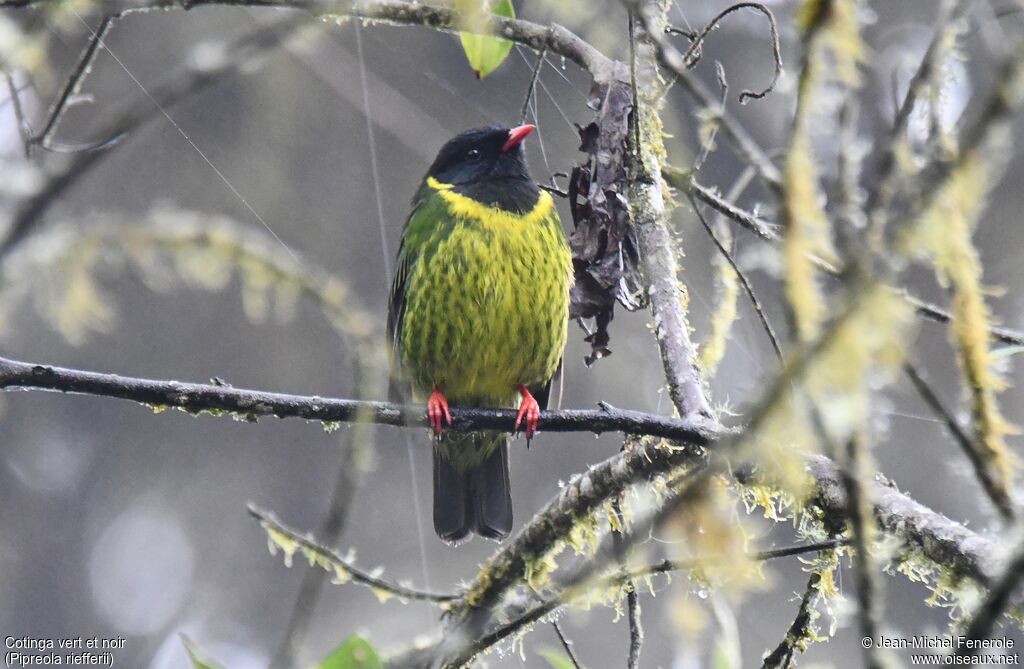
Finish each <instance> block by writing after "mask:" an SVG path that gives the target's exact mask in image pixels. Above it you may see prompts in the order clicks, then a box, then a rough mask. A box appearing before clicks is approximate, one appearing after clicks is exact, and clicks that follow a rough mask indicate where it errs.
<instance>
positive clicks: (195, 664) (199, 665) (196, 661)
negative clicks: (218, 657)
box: [181, 634, 221, 669]
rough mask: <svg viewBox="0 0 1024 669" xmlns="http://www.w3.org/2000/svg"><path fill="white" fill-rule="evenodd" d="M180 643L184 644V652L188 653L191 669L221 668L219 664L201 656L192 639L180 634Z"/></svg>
mask: <svg viewBox="0 0 1024 669" xmlns="http://www.w3.org/2000/svg"><path fill="white" fill-rule="evenodd" d="M181 643H182V645H183V646H185V652H186V653H188V659H190V660H191V661H192V669H221V666H220V665H219V664H217V663H216V662H213V661H211V660H208V659H206V658H205V657H203V656H202V655H201V654H200V652H199V649H198V648H196V645H195V643H193V642H192V639H190V638H188V637H187V636H185V635H184V634H182V635H181Z"/></svg>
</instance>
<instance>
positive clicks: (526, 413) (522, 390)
mask: <svg viewBox="0 0 1024 669" xmlns="http://www.w3.org/2000/svg"><path fill="white" fill-rule="evenodd" d="M519 394H520V395H522V396H523V401H522V402H520V403H519V414H518V415H517V416H516V429H517V430H518V429H519V424H520V423H522V422H523V419H524V418H525V419H526V438H527V439H528V440H529V439H532V438H533V435H534V433H535V432H536V431H537V421H538V420H539V419H540V404H538V403H537V400H535V399H534V398H533V395H531V394H530V391H529V389H527V387H526V386H524V385H521V384H520V386H519Z"/></svg>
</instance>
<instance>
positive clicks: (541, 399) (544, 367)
mask: <svg viewBox="0 0 1024 669" xmlns="http://www.w3.org/2000/svg"><path fill="white" fill-rule="evenodd" d="M533 130H534V126H533V125H529V124H527V125H519V126H516V127H512V128H508V127H501V126H487V127H481V128H474V129H472V130H467V131H465V132H462V133H460V134H459V135H457V136H455V137H454V138H452V139H450V140H449V141H448V142H446V143H445V144H444V145H443V146H442V147H441V149H440V151H439V152H438V154H437V157H436V158H435V160H434V162H433V163H432V164H431V166H430V168H429V169H428V171H427V174H426V175H425V176H424V178H423V180H422V182H421V184H420V186H419V188H418V190H417V191H416V194H415V196H414V197H413V199H412V212H411V213H410V214H409V216H408V218H407V219H406V223H405V227H404V229H403V231H402V240H401V244H400V246H399V250H398V258H397V262H396V264H395V265H396V270H395V275H394V279H393V282H392V286H391V294H390V299H389V305H388V319H387V336H388V339H389V341H390V344H391V369H392V372H391V375H390V379H391V381H390V393H389V394H390V399H391V400H392V401H403V400H406V399H413V400H418V401H422V400H423V399H424V398H425V399H426V404H427V415H428V418H429V423H430V427H431V430H432V432H433V435H434V439H433V484H434V496H433V502H434V504H433V521H434V530H435V531H436V533H437V535H438V537H440V539H441V540H442V541H444V542H445V543H448V544H452V545H457V544H459V543H462V542H463V541H465V540H467V539H468V538H470V537H471V535H473V534H476V535H478V536H482V537H485V538H487V539H492V540H495V541H501V540H502V539H504V538H506V537H507V536H508V535H509V533H510V532H511V530H512V499H511V494H510V482H509V466H508V436H507V434H506V433H504V432H498V431H479V432H463V433H457V432H454V431H452V430H448V431H445V429H444V428H445V426H446V425H450V423H451V413H450V407H451V406H458V407H488V408H516V400H517V399H518V400H519V402H518V413H517V416H516V421H515V426H514V427H515V430H517V431H518V430H519V428H520V427H521V426H523V427H525V434H526V438H527V444H528V445H529V442H530V439H532V438H533V436H534V434H535V433H536V431H537V425H538V420H539V414H540V411H541V409H542V408H546V407H547V403H548V398H549V397H550V394H551V385H552V379H553V377H555V375H556V372H558V371H559V370H560V368H561V363H562V353H563V349H564V348H565V342H566V336H567V328H568V316H569V290H570V287H571V285H572V276H573V269H572V258H571V253H570V250H569V245H568V243H567V241H566V236H565V232H564V230H563V229H562V223H561V219H560V218H559V215H558V211H557V209H556V207H555V203H554V200H553V198H552V197H551V194H550V193H548V192H547V191H546V190H544V189H542V188H540V187H539V186H538V184H537V182H535V181H534V180H533V179H532V178H531V177H530V173H529V169H528V166H527V163H526V154H525V152H524V150H523V144H522V143H523V140H524V139H525V138H526V137H527V135H529V134H530V133H531V132H532V131H533ZM510 427H511V426H510Z"/></svg>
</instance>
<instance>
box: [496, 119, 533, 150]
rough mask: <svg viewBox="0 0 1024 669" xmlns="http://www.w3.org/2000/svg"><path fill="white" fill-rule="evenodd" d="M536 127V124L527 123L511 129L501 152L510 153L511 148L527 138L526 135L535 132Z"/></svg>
mask: <svg viewBox="0 0 1024 669" xmlns="http://www.w3.org/2000/svg"><path fill="white" fill-rule="evenodd" d="M535 127H536V126H533V125H530V124H529V123H527V124H526V125H521V126H518V127H515V128H512V129H511V130H509V131H508V139H507V140H505V144H504V146H502V147H501V152H502V153H508V151H509V149H512V148H513V147H515V146H517V145H518V144H519V142H521V141H523V140H524V139H526V136H527V135H529V134H530V133H531V132H533V129H534V128H535Z"/></svg>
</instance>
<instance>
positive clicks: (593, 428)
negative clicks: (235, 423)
mask: <svg viewBox="0 0 1024 669" xmlns="http://www.w3.org/2000/svg"><path fill="white" fill-rule="evenodd" d="M13 388H24V389H31V390H51V391H58V392H64V393H77V394H85V395H98V396H103V397H113V398H117V399H121V400H128V401H131V402H136V403H138V404H143V405H146V406H150V407H153V408H159V409H163V408H173V409H180V410H182V411H185V412H186V413H191V414H202V413H208V414H212V415H219V414H224V413H227V414H232V415H234V416H236V417H240V418H244V419H246V420H250V421H253V422H255V421H256V420H258V419H259V418H261V417H263V416H273V417H276V418H304V419H306V420H315V421H321V422H325V423H334V422H345V423H349V422H354V421H357V420H362V421H366V422H370V423H377V424H380V425H392V426H400V427H424V428H425V427H428V425H429V424H428V422H427V418H426V414H425V412H424V410H423V408H422V407H416V406H402V405H399V404H391V403H388V402H369V401H359V400H349V399H334V398H325V397H317V396H300V395H289V394H285V393H272V392H266V391H261V390H246V389H242V388H233V387H231V386H219V385H209V384H201V383H182V382H180V381H160V380H154V379H142V378H135V377H129V376H118V375H116V374H103V373H99V372H87V371H82V370H77V369H68V368H65V367H54V366H50V365H37V364H33V363H28V362H20V361H16V360H9V359H6V358H0V389H13ZM451 413H452V424H451V425H450V426H449V427H447V428H445V429H449V430H453V431H455V432H474V431H477V430H503V431H506V432H512V431H513V426H514V425H515V419H516V411H515V410H514V409H470V408H459V407H453V408H452V411H451ZM540 420H541V427H542V429H543V430H545V431H547V432H593V433H595V434H600V433H603V432H622V433H624V434H637V435H650V436H656V437H662V438H665V439H672V440H678V441H683V442H686V443H690V444H695V445H706V444H708V443H710V442H711V440H712V439H713V438H714V437H715V436H717V434H716V433H715V432H712V431H711V430H709V429H708V428H706V427H700V426H697V425H694V424H692V423H688V422H686V421H684V420H680V419H677V418H671V417H667V416H658V415H656V414H648V413H643V412H639V411H630V410H626V409H617V408H615V407H613V406H611V405H609V404H605V403H602V404H601V405H600V408H599V409H590V410H588V409H565V410H560V411H544V412H541V417H540Z"/></svg>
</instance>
